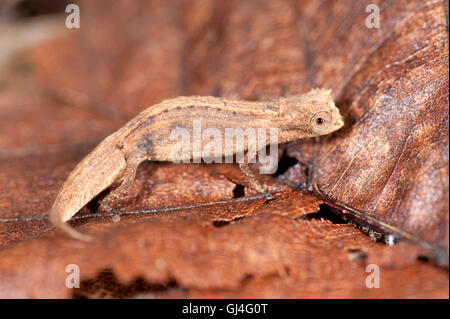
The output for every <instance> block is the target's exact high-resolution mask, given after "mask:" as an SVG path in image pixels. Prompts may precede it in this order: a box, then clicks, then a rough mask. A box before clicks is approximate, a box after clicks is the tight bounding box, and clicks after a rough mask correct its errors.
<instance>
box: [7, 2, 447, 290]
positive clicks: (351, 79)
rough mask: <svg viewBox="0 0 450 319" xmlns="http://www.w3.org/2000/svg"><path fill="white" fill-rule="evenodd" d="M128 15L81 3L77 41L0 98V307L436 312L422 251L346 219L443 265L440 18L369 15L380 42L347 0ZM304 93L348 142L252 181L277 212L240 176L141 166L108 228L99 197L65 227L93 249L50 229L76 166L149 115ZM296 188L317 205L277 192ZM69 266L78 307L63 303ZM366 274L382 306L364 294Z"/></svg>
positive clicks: (208, 168) (299, 147)
mask: <svg viewBox="0 0 450 319" xmlns="http://www.w3.org/2000/svg"><path fill="white" fill-rule="evenodd" d="M371 2H373V1H371ZM375 2H376V1H375ZM136 3H138V4H137V5H136ZM136 3H133V5H132V4H131V3H130V2H128V1H115V2H114V5H111V4H110V3H109V2H108V1H106V0H104V1H84V2H82V4H81V7H82V10H83V14H85V15H84V16H83V27H82V28H81V29H80V30H78V31H76V30H70V31H68V32H66V33H65V34H64V35H62V36H59V37H58V38H55V39H54V40H52V41H49V42H47V43H44V44H42V45H40V46H38V47H37V48H36V49H33V50H31V51H29V52H27V54H25V55H24V56H23V59H24V60H23V61H19V62H20V63H19V64H18V65H19V66H20V65H26V66H27V68H26V69H27V70H28V71H27V72H26V73H24V72H23V68H18V69H17V68H16V69H14V70H15V71H16V72H17V74H14V77H15V78H19V79H22V78H23V80H24V81H23V82H24V83H26V85H28V86H30V87H31V88H32V90H31V91H30V90H26V91H25V90H24V88H23V87H22V88H20V87H17V81H15V82H14V84H10V85H9V86H8V85H6V86H5V87H4V88H3V89H2V90H0V146H1V150H0V184H1V185H2V188H1V189H0V221H1V223H0V282H1V285H0V297H35V298H39V297H56V298H61V297H183V298H184V297H188V298H193V297H247V298H248V297H250V298H251V297H272V298H280V297H284V298H326V297H333V298H361V297H366V298H372V297H373V298H379V297H385V298H386V297H387V298H389V297H396V298H398V297H400V298H402V297H403V298H406V297H408V298H417V297H421V298H430V297H440V298H442V297H443V298H448V271H447V270H445V269H442V268H439V267H436V266H435V265H433V264H432V263H429V262H426V257H433V256H432V255H430V254H429V253H430V252H429V251H427V250H426V249H425V250H424V249H423V248H424V247H422V246H423V245H422V246H421V245H417V244H414V243H412V242H408V241H405V242H401V243H400V244H397V245H394V246H392V247H390V246H387V245H385V244H383V243H382V242H380V241H378V242H376V241H373V240H371V239H370V238H369V236H367V235H366V234H364V232H361V231H360V229H361V227H360V228H359V229H358V228H357V227H355V226H354V225H352V224H348V221H347V219H346V218H347V217H352V218H353V219H356V221H357V222H358V223H362V224H363V226H364V225H365V224H370V223H369V221H370V220H369V219H367V218H365V217H364V216H365V215H363V216H362V217H361V216H360V215H358V214H357V213H358V212H362V213H364V214H368V215H369V216H371V217H372V218H376V219H377V220H380V221H382V222H385V223H386V224H387V225H390V226H392V227H396V228H398V229H400V230H402V231H406V232H408V233H409V234H411V235H413V236H415V237H417V238H419V239H420V240H421V241H423V242H425V243H428V244H430V245H431V246H433V247H434V248H436V249H438V250H439V252H441V253H442V252H443V254H444V255H445V253H447V256H448V188H449V187H448V70H447V69H448V38H447V37H448V32H447V30H448V29H447V26H446V21H445V11H444V5H443V3H442V2H441V1H431V2H426V3H425V2H423V1H420V0H417V1H395V0H391V1H380V2H377V3H379V5H380V7H381V15H382V22H381V26H382V27H381V28H380V29H367V28H366V27H365V25H364V20H365V18H366V16H367V13H366V12H365V6H366V4H365V3H364V2H357V3H355V2H353V1H350V0H348V1H347V0H341V1H322V2H318V1H310V2H308V1H287V0H286V1H269V0H263V1H256V0H255V1H245V2H243V1H220V2H219V1H212V0H207V1H203V0H198V1H197V0H194V1H184V0H180V1H165V0H158V1H151V2H149V1H138V2H136ZM105 7H108V8H109V9H108V10H104V8H105ZM111 39H114V41H112V40H111ZM15 63H17V61H16V62H15ZM19 82H20V81H19ZM312 87H328V88H332V89H333V92H334V93H333V94H334V97H335V100H336V101H337V104H338V106H339V107H340V109H341V110H342V111H343V113H344V116H345V120H346V126H345V128H344V129H343V130H341V131H339V132H337V134H334V135H332V136H327V137H324V138H321V139H317V140H309V141H306V142H305V141H301V142H298V143H292V144H290V145H288V146H287V147H286V153H285V154H284V156H283V158H281V161H282V164H281V166H282V167H281V168H282V170H281V171H280V172H278V174H277V175H276V176H274V177H268V176H264V177H261V180H262V181H263V182H264V184H265V185H266V187H268V188H269V189H271V190H272V191H276V192H278V194H277V198H276V199H275V200H273V201H271V202H269V203H265V202H264V200H263V199H261V198H260V197H258V196H253V197H243V196H251V195H254V193H253V192H252V191H250V190H249V189H248V188H247V187H246V184H245V182H244V181H243V180H242V178H241V176H240V175H239V174H238V173H237V170H236V168H235V167H233V166H216V165H197V164H192V165H175V164H163V163H147V164H145V165H142V166H141V167H140V169H139V172H138V177H137V181H136V186H135V189H134V190H133V192H132V193H130V194H129V196H126V197H124V198H122V199H121V201H120V202H119V203H118V205H117V207H115V209H116V210H115V211H113V212H104V211H101V210H100V209H99V208H98V199H100V198H101V197H102V196H104V195H105V194H101V195H100V196H99V198H97V199H95V200H93V201H92V202H91V203H90V204H89V205H88V206H87V207H86V208H84V209H83V210H82V211H81V212H80V213H79V214H77V215H76V217H75V220H74V221H73V222H72V223H73V225H74V226H76V227H77V228H80V229H81V230H82V231H84V232H87V233H89V234H92V235H93V236H94V237H95V241H94V243H93V244H92V245H89V244H86V243H82V242H78V241H73V240H71V239H68V238H66V237H65V236H64V235H63V234H62V233H60V232H56V231H54V228H53V227H52V226H51V225H50V223H49V222H48V221H47V218H46V211H47V209H48V208H49V207H50V206H51V204H52V201H53V199H54V197H55V195H56V192H57V191H58V188H59V187H60V186H61V184H62V183H63V181H64V179H65V178H66V177H67V175H68V174H69V173H70V171H71V170H72V169H73V168H74V166H75V165H76V164H77V163H78V162H79V161H80V159H81V158H83V156H84V155H86V154H87V153H88V152H89V151H90V150H91V149H92V147H94V146H95V145H96V143H98V141H99V140H100V139H101V138H102V137H104V136H106V135H108V134H109V133H110V132H112V131H113V130H115V129H117V128H118V127H120V126H121V125H122V124H123V123H124V122H125V121H126V120H127V119H129V118H130V117H131V116H133V115H135V114H136V113H137V112H138V111H140V110H142V109H144V108H146V107H147V106H149V105H152V104H153V103H155V102H158V101H160V100H162V99H164V98H167V97H173V96H177V95H191V94H200V95H206V94H213V95H221V96H227V97H237V98H245V99H257V98H262V97H266V96H271V95H280V94H289V93H297V92H304V91H307V90H308V89H309V88H312ZM28 88H29V87H28ZM297 161H298V162H297ZM305 163H306V164H308V163H309V166H308V165H304V164H305ZM308 179H310V181H311V182H312V183H311V184H310V185H309V186H310V187H311V188H310V190H312V191H313V192H314V191H315V189H314V188H312V185H313V183H314V182H315V183H317V186H318V189H319V190H320V192H321V193H323V195H324V196H323V197H322V196H320V198H319V197H316V196H315V195H313V194H305V193H304V192H298V191H296V192H293V191H291V190H289V187H288V186H286V185H289V186H290V187H291V188H295V186H297V185H303V184H304V183H305V182H306V181H307V180H308ZM280 182H283V183H285V184H286V185H280V184H279V183H280ZM316 195H319V194H318V193H317V192H316ZM324 199H325V200H326V201H328V202H329V204H330V205H331V204H333V203H331V202H334V204H336V203H337V204H339V203H340V204H342V205H346V206H348V208H349V209H344V210H342V208H343V206H339V205H335V206H334V207H337V208H341V211H340V212H341V213H343V217H344V218H340V217H338V216H336V215H335V214H334V213H333V212H331V211H329V210H327V209H326V208H325V207H323V206H322V207H321V209H320V210H319V205H321V204H322V203H323V200H324ZM352 209H355V211H352ZM372 226H373V224H372ZM364 227H365V226H364ZM372 234H373V233H372ZM421 256H422V257H421ZM441 256H442V255H441ZM418 257H420V258H419V259H418ZM447 262H448V260H447ZM69 264H77V265H79V267H80V271H81V279H82V287H81V288H80V289H75V290H72V289H68V288H66V286H65V279H66V276H67V275H68V273H67V272H66V267H67V265H69ZM368 264H377V265H379V266H380V267H381V271H382V284H381V288H379V289H368V288H366V286H365V280H366V277H367V273H366V272H365V269H366V265H368Z"/></svg>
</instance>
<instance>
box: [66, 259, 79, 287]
mask: <svg viewBox="0 0 450 319" xmlns="http://www.w3.org/2000/svg"><path fill="white" fill-rule="evenodd" d="M66 272H68V273H69V275H67V277H66V287H67V288H80V267H79V266H78V265H77V264H69V265H67V267H66Z"/></svg>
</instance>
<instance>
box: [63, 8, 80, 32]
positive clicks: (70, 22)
mask: <svg viewBox="0 0 450 319" xmlns="http://www.w3.org/2000/svg"><path fill="white" fill-rule="evenodd" d="M66 12H67V13H69V14H68V15H67V17H66V28H68V29H79V28H80V7H79V6H78V5H76V4H73V3H71V4H69V5H67V7H66Z"/></svg>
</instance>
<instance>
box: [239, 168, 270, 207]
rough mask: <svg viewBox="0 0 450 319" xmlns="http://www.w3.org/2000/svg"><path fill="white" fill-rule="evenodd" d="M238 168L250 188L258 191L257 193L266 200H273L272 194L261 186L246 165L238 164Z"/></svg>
mask: <svg viewBox="0 0 450 319" xmlns="http://www.w3.org/2000/svg"><path fill="white" fill-rule="evenodd" d="M239 168H240V169H241V172H242V174H243V175H244V177H245V179H246V180H247V182H248V184H249V185H250V187H251V188H253V189H254V190H256V191H258V192H259V193H262V194H264V196H265V197H266V199H267V200H272V199H273V197H272V194H270V192H269V191H267V190H266V189H265V188H264V187H263V186H262V185H261V183H260V182H259V181H258V179H257V178H256V176H255V174H254V173H253V172H252V170H251V169H250V166H248V164H247V163H239Z"/></svg>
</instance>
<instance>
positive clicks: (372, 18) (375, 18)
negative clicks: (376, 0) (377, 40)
mask: <svg viewBox="0 0 450 319" xmlns="http://www.w3.org/2000/svg"><path fill="white" fill-rule="evenodd" d="M366 12H367V13H370V14H369V15H368V16H367V18H366V27H367V28H369V29H379V28H380V7H379V6H378V5H376V4H373V3H371V4H369V5H367V7H366Z"/></svg>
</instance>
